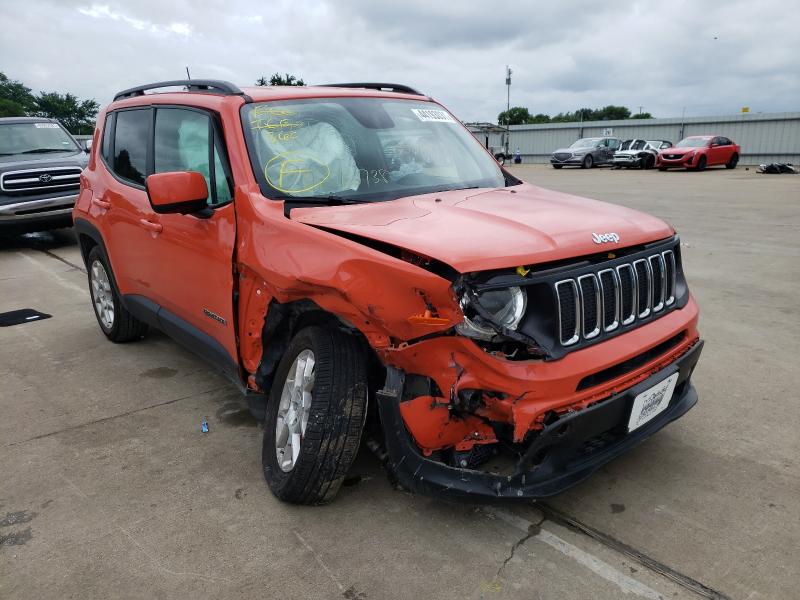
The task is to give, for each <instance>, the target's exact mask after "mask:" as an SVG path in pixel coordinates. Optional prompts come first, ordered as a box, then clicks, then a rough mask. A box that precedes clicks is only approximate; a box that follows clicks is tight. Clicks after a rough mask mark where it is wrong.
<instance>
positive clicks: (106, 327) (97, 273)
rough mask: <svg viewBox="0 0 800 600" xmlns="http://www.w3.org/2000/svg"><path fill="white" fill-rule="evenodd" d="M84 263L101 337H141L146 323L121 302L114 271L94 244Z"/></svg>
mask: <svg viewBox="0 0 800 600" xmlns="http://www.w3.org/2000/svg"><path fill="white" fill-rule="evenodd" d="M86 265H87V267H88V272H89V273H88V275H89V292H90V294H91V297H92V306H93V307H94V314H95V316H96V317H97V323H98V324H99V325H100V329H101V330H102V331H103V333H104V334H105V336H106V337H107V338H108V339H109V340H111V341H112V342H116V343H121V342H130V341H132V340H138V339H140V338H142V337H144V335H145V334H146V333H147V324H146V323H142V322H141V321H140V320H139V319H137V318H136V317H134V316H133V315H132V314H131V313H129V312H128V311H127V310H126V309H125V307H124V306H123V305H122V301H121V300H120V298H119V294H118V293H117V285H116V283H115V281H114V274H113V272H112V271H111V267H110V266H109V265H108V263H107V261H106V259H105V257H104V256H103V253H102V252H101V251H100V248H99V247H98V246H95V247H94V248H92V250H91V251H90V252H89V256H88V259H87V261H86Z"/></svg>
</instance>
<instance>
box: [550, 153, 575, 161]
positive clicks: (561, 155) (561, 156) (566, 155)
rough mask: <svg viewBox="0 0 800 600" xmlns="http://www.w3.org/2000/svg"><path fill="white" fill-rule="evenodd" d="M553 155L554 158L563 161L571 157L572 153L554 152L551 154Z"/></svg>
mask: <svg viewBox="0 0 800 600" xmlns="http://www.w3.org/2000/svg"><path fill="white" fill-rule="evenodd" d="M553 157H554V158H555V159H556V160H561V161H564V160H569V159H570V158H572V154H571V153H570V152H556V153H555V154H553Z"/></svg>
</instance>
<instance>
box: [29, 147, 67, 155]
mask: <svg viewBox="0 0 800 600" xmlns="http://www.w3.org/2000/svg"><path fill="white" fill-rule="evenodd" d="M47 152H71V150H70V149H69V148H34V149H33V150H24V151H23V152H18V154H45V153H47Z"/></svg>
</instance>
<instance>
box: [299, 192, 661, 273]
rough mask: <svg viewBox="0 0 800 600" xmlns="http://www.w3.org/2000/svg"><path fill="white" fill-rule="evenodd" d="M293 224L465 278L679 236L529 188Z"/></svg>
mask: <svg viewBox="0 0 800 600" xmlns="http://www.w3.org/2000/svg"><path fill="white" fill-rule="evenodd" d="M290 218H291V219H292V220H295V221H299V222H301V223H306V224H308V225H314V226H317V227H322V228H325V229H328V230H333V231H341V232H345V233H349V234H354V235H358V236H363V237H366V238H370V239H373V240H377V241H380V242H385V243H387V244H391V245H393V246H397V247H400V248H404V249H406V250H410V251H412V252H416V253H418V254H421V255H424V256H427V257H430V258H434V259H436V260H439V261H441V262H443V263H445V264H448V265H450V266H451V267H453V268H454V269H456V270H457V271H459V272H462V273H467V272H471V271H483V270H489V269H500V268H507V267H516V266H520V265H532V264H537V263H544V262H550V261H554V260H562V259H565V258H572V257H576V256H583V255H588V254H594V253H597V252H598V251H605V250H608V251H613V250H614V249H619V248H624V247H626V246H634V245H637V244H642V243H646V242H652V241H655V240H659V239H663V238H666V237H669V236H670V235H672V234H673V233H674V231H673V229H672V228H671V227H670V226H669V225H667V224H666V223H664V222H663V221H662V220H661V219H657V218H656V217H652V216H650V215H647V214H644V213H641V212H638V211H635V210H632V209H629V208H625V207H622V206H617V205H615V204H608V203H606V202H600V201H597V200H589V199H587V198H580V197H578V196H571V195H569V194H562V193H560V192H555V191H552V190H547V189H544V188H540V187H536V186H533V185H529V184H522V185H517V186H513V187H508V188H498V189H490V190H484V191H480V190H454V191H450V192H440V193H437V194H426V195H422V196H411V197H407V198H400V199H398V200H392V201H386V202H375V203H372V204H360V205H350V206H330V207H329V206H326V207H317V208H296V209H294V210H292V211H291V213H290ZM593 233H596V234H603V233H616V234H617V235H618V236H619V242H618V243H614V242H605V243H600V244H597V243H595V242H594V241H593V236H592V234H593Z"/></svg>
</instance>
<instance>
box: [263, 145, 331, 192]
mask: <svg viewBox="0 0 800 600" xmlns="http://www.w3.org/2000/svg"><path fill="white" fill-rule="evenodd" d="M330 176H331V170H330V167H328V165H326V164H323V163H321V162H319V161H318V160H316V159H314V158H313V157H312V156H309V155H307V154H305V153H303V152H299V151H289V152H282V153H281V154H278V155H276V156H274V157H272V158H271V159H270V160H269V161H268V162H267V164H266V165H265V166H264V177H266V179H267V182H268V183H269V184H270V185H271V186H272V187H273V188H275V189H276V190H278V191H279V192H284V193H286V194H298V193H302V192H308V191H311V190H313V189H314V188H316V187H319V186H320V185H322V184H323V183H325V181H326V180H327V179H328V178H329V177H330Z"/></svg>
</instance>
